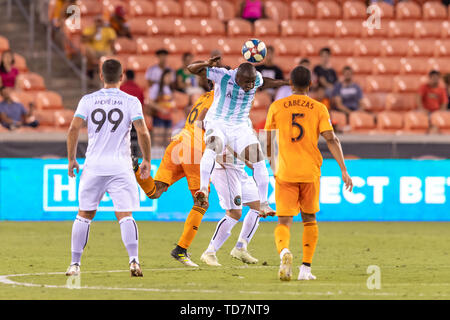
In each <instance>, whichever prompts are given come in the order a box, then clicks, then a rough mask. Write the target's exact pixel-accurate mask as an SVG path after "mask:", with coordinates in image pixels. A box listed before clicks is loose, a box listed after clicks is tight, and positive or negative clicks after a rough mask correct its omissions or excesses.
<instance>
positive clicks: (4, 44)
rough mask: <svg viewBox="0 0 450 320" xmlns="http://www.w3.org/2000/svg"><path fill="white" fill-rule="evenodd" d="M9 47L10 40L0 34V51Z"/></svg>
mask: <svg viewBox="0 0 450 320" xmlns="http://www.w3.org/2000/svg"><path fill="white" fill-rule="evenodd" d="M8 49H9V41H8V39H6V38H5V37H3V36H0V53H2V52H3V51H6V50H8Z"/></svg>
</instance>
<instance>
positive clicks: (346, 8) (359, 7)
mask: <svg viewBox="0 0 450 320" xmlns="http://www.w3.org/2000/svg"><path fill="white" fill-rule="evenodd" d="M342 10H343V12H342V16H343V18H344V19H360V20H361V19H367V12H366V11H367V7H366V5H365V4H364V3H363V2H359V1H346V2H344V5H343V7H342Z"/></svg>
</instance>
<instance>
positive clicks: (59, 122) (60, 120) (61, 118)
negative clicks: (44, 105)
mask: <svg viewBox="0 0 450 320" xmlns="http://www.w3.org/2000/svg"><path fill="white" fill-rule="evenodd" d="M74 113H75V112H74V111H73V110H68V109H63V110H57V111H55V113H54V117H55V124H56V126H57V127H58V128H68V127H69V126H70V123H71V122H72V119H73V115H74Z"/></svg>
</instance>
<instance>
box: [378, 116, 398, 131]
mask: <svg viewBox="0 0 450 320" xmlns="http://www.w3.org/2000/svg"><path fill="white" fill-rule="evenodd" d="M377 129H378V132H379V133H391V134H400V133H401V130H402V129H403V116H402V114H401V113H398V112H392V111H382V112H380V113H378V114H377Z"/></svg>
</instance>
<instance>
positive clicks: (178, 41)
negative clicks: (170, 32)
mask: <svg viewBox="0 0 450 320" xmlns="http://www.w3.org/2000/svg"><path fill="white" fill-rule="evenodd" d="M164 48H166V49H167V50H168V51H169V53H170V54H172V53H185V52H191V51H192V39H191V38H189V37H187V38H165V39H164ZM169 58H170V55H169Z"/></svg>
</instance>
